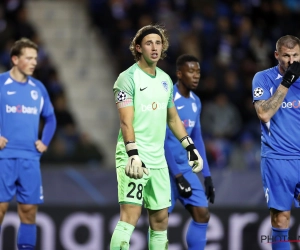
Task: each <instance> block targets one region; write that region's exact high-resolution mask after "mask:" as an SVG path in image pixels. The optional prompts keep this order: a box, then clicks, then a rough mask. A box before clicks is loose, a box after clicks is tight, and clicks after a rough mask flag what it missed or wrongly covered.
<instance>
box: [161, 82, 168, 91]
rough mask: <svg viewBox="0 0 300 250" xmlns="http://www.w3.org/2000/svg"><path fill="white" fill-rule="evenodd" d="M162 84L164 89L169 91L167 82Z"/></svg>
mask: <svg viewBox="0 0 300 250" xmlns="http://www.w3.org/2000/svg"><path fill="white" fill-rule="evenodd" d="M161 84H162V86H163V87H164V90H165V91H168V83H167V82H166V81H162V82H161Z"/></svg>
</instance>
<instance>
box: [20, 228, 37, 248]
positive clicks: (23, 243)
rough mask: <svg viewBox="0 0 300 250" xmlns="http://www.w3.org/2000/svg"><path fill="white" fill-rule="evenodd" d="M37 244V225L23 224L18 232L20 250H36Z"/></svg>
mask: <svg viewBox="0 0 300 250" xmlns="http://www.w3.org/2000/svg"><path fill="white" fill-rule="evenodd" d="M35 244H36V225H35V224H25V223H21V224H20V227H19V231H18V239H17V245H18V249H19V250H21V249H26V250H34V247H35Z"/></svg>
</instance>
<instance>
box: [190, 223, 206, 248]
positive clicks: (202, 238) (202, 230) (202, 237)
mask: <svg viewBox="0 0 300 250" xmlns="http://www.w3.org/2000/svg"><path fill="white" fill-rule="evenodd" d="M207 225H208V223H198V222H195V221H194V220H191V222H190V225H189V227H188V230H187V233H186V243H187V245H188V250H204V248H205V245H206V230H207Z"/></svg>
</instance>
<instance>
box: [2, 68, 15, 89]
mask: <svg viewBox="0 0 300 250" xmlns="http://www.w3.org/2000/svg"><path fill="white" fill-rule="evenodd" d="M12 82H13V80H12V79H11V77H10V75H9V71H6V72H3V73H0V85H1V86H2V85H5V84H8V83H12Z"/></svg>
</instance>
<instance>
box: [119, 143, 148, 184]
mask: <svg viewBox="0 0 300 250" xmlns="http://www.w3.org/2000/svg"><path fill="white" fill-rule="evenodd" d="M125 147H126V151H127V155H128V162H127V165H126V167H125V174H126V175H127V176H129V177H130V178H134V179H141V178H143V175H144V174H146V175H149V171H148V169H147V168H146V166H145V164H144V163H143V162H142V161H141V159H140V157H139V154H138V150H137V146H136V144H135V142H129V143H127V144H126V145H125Z"/></svg>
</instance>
